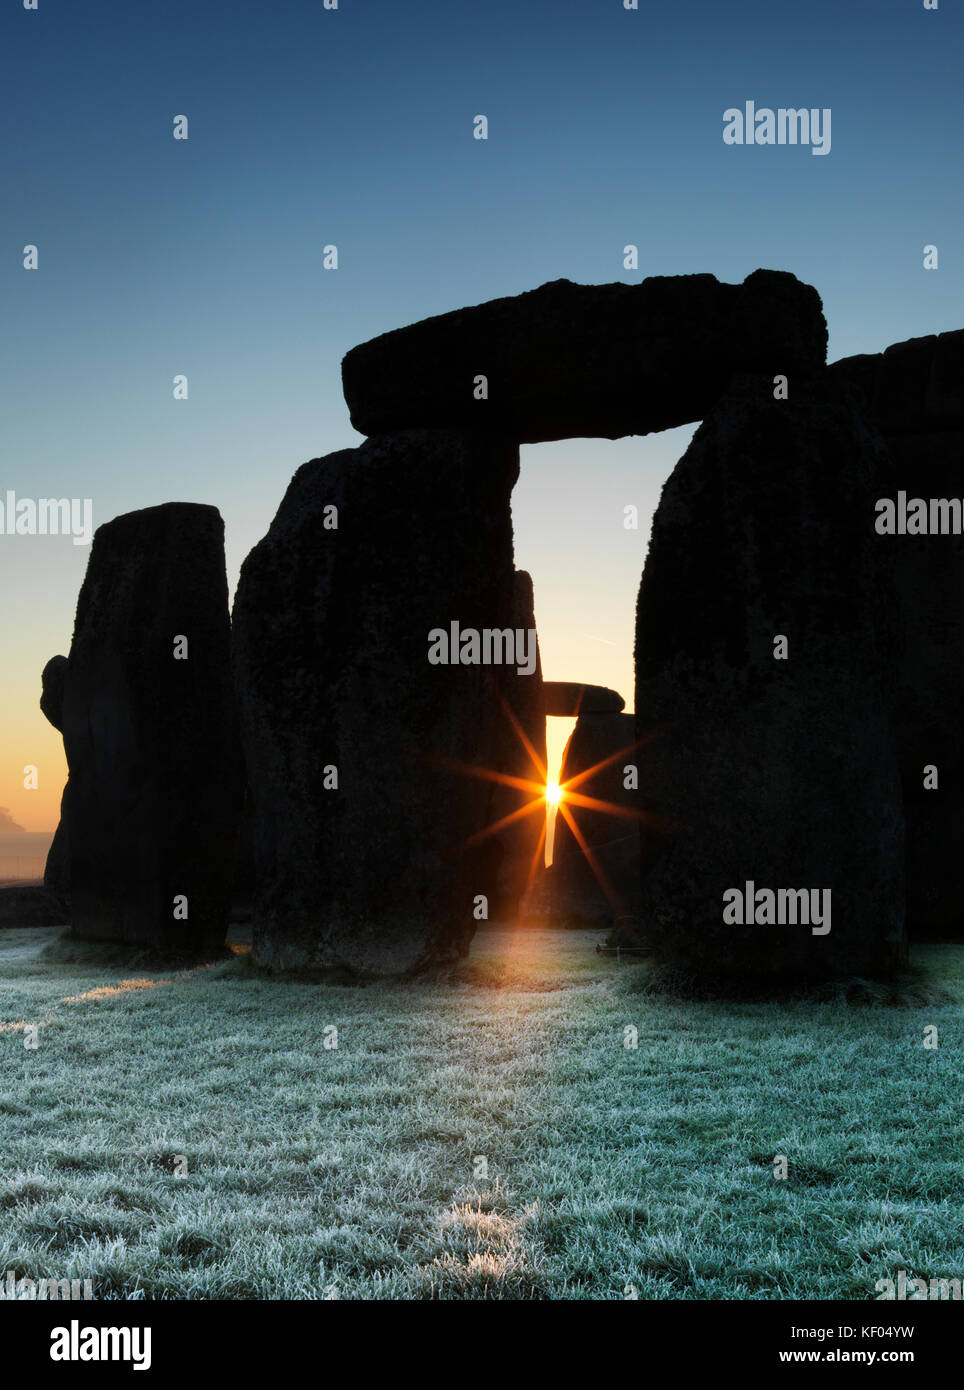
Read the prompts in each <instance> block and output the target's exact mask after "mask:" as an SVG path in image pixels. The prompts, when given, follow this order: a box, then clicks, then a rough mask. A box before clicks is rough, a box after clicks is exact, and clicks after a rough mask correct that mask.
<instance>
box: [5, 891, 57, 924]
mask: <svg viewBox="0 0 964 1390" xmlns="http://www.w3.org/2000/svg"><path fill="white" fill-rule="evenodd" d="M66 925H67V917H66V916H65V914H64V908H63V903H61V902H60V901H59V900H58V899H57V898H56V897H55V896H54V895H53V894H51V893H48V892H47V890H46V888H34V887H20V886H17V887H0V927H63V926H66Z"/></svg>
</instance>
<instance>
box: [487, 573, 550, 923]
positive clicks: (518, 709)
mask: <svg viewBox="0 0 964 1390" xmlns="http://www.w3.org/2000/svg"><path fill="white" fill-rule="evenodd" d="M512 625H513V627H515V628H523V629H531V630H532V631H533V632H535V630H536V619H535V601H534V595H533V590H532V578H531V576H530V575H528V574H527V573H526V571H525V570H516V572H515V575H514V577H513V617H512ZM502 679H503V688H502V696H503V698H504V700H505V704H504V705H503V706H502V709H503V715H504V718H503V724H502V732H503V746H502V748H501V750H500V753H499V755H498V759H497V761H498V765H499V767H500V768H504V769H506V770H508V771H509V775H510V776H512V777H514V778H516V779H518V780H519V781H521V782H524V783H526V784H527V785H526V786H524V787H519V786H515V787H512V786H506V785H505V784H501V785H497V786H496V788H495V795H494V798H493V807H492V815H493V824H495V823H497V822H499V821H502V820H506V819H507V818H508V817H510V816H515V815H516V814H517V813H518V812H519V811H520V810H522V808H523V807H528V808H530V809H529V811H528V813H527V814H526V815H525V816H522V817H519V818H518V819H516V820H513V821H511V822H509V823H508V824H506V825H505V827H504V828H503V829H502V830H500V831H499V832H498V834H497V835H496V836H495V837H494V839H495V840H496V842H497V844H498V846H499V852H500V862H499V869H498V878H497V888H496V893H495V897H494V898H493V900H492V902H490V905H489V917H490V920H502V921H506V920H509V921H511V920H514V919H515V918H516V917H517V915H518V912H519V905H520V901H521V899H522V896H523V894H524V893H525V892H526V889H527V887H528V885H529V883H530V882H531V880H532V878H533V877H534V875H535V872H536V871H537V870H538V868H539V866H540V864H541V863H542V862H543V861H544V858H545V828H546V803H545V794H544V793H545V782H546V708H545V699H544V696H543V689H544V685H543V680H542V663H541V660H539V659H537V663H536V669H535V671H534V672H533V674H532V675H530V676H522V675H519V674H518V673H517V672H516V670H515V669H513V668H509V669H508V670H506V671H504V672H503V673H502ZM500 705H501V701H500Z"/></svg>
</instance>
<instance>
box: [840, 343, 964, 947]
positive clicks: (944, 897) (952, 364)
mask: <svg viewBox="0 0 964 1390" xmlns="http://www.w3.org/2000/svg"><path fill="white" fill-rule="evenodd" d="M831 371H832V373H833V374H834V376H835V377H836V378H837V379H838V380H840V381H841V382H843V383H846V384H847V386H848V387H849V388H850V390H851V391H852V392H853V395H854V399H856V400H857V401H859V402H860V404H861V406H862V407H863V408H864V409H865V410H866V412H867V414H868V415H869V417H870V418H871V420H872V421H873V423H874V424H875V425H876V426H877V427H878V428H879V429H880V430H881V432H882V433H883V434H884V436H885V438H886V441H887V447H888V450H889V452H890V456H891V459H892V461H893V467H894V474H893V482H892V486H891V488H890V489H889V490H887V491H885V492H882V493H881V496H882V497H883V496H889V497H890V498H892V499H894V500H895V501H896V499H897V496H898V492H899V491H903V492H904V493H905V494H906V496H907V498H908V499H913V498H921V499H924V500H925V501H926V502H927V503H928V505H929V502H930V499H932V498H946V499H956V502H957V504H960V503H961V499H962V496H964V486H962V481H961V460H962V458H964V331H960V330H959V331H957V332H954V333H941V334H938V335H936V336H931V337H928V338H913V339H911V340H910V341H909V342H906V343H895V344H893V346H891V347H889V348H887V349H886V350H885V351H884V352H882V353H878V354H876V355H872V356H863V357H850V358H844V359H843V360H842V361H840V362H835V363H834V365H833V367H832V368H831ZM879 543H880V545H881V546H885V547H887V549H888V551H889V552H890V553H891V554H892V556H893V557H894V560H895V564H896V584H897V611H898V620H899V628H900V636H901V642H900V647H901V659H900V663H899V681H898V705H897V728H898V736H899V742H900V754H901V772H902V776H903V788H904V815H905V821H906V842H907V927H908V931H909V933H910V935H911V937H925V938H926V937H960V936H961V934H962V932H964V855H962V854H961V845H962V844H964V707H962V703H961V689H962V687H964V616H962V615H964V538H962V536H961V535H960V534H959V533H958V534H954V533H953V532H951V533H949V534H941V533H939V532H937V533H934V532H931V533H928V534H920V535H894V536H890V537H887V536H883V537H881V538H880V542H879ZM926 769H933V770H934V771H933V772H928V771H925V770H926ZM935 777H936V781H937V785H936V786H934V785H932V783H933V781H934V780H935Z"/></svg>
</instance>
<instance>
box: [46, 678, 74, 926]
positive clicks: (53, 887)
mask: <svg viewBox="0 0 964 1390" xmlns="http://www.w3.org/2000/svg"><path fill="white" fill-rule="evenodd" d="M66 678H67V658H66V657H65V656H52V657H51V658H50V660H49V661H48V662H47V664H46V666H45V667H44V669H43V673H42V675H41V678H40V679H41V686H42V693H41V696H40V709H41V712H42V713H43V714H44V716H45V717H46V718H47V719H48V720H49V721H50V723H51V724H52V725H53V726H54V728H55V729H56V730H57V732H58V733H59V734H62V733H63V731H64V684H65V681H66ZM67 817H68V788H67V787H66V786H65V787H64V792H63V796H62V797H61V801H60V821H59V822H58V825H57V829H56V831H55V832H54V838H53V840H52V841H51V843H50V849H49V850H48V851H47V862H46V864H45V866H44V888H46V889H47V891H48V893H51V894H52V895H53V897H54V898H55V899H56V901H57V902H58V903H59V904H61V906H62V909H64V908H67V907H68V905H69V903H70V836H69V831H68V829H67ZM63 915H64V912H63V910H62V911H61V916H63Z"/></svg>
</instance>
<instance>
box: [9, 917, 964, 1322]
mask: <svg viewBox="0 0 964 1390" xmlns="http://www.w3.org/2000/svg"><path fill="white" fill-rule="evenodd" d="M51 935H55V933H51V932H49V931H44V930H40V929H34V930H32V931H23V930H8V931H5V932H0V1023H2V1025H3V1027H2V1031H0V1055H2V1058H3V1066H2V1085H0V1117H2V1119H0V1133H2V1136H3V1137H2V1146H0V1147H2V1152H0V1276H2V1274H3V1272H4V1271H5V1270H7V1269H13V1270H15V1271H16V1273H17V1276H18V1277H22V1276H24V1275H26V1276H30V1277H32V1278H34V1279H37V1278H58V1279H65V1278H87V1277H90V1278H92V1280H93V1286H94V1296H95V1297H98V1298H103V1297H110V1298H144V1297H146V1298H228V1299H235V1298H242V1299H243V1298H324V1297H336V1296H337V1297H341V1298H401V1299H408V1298H415V1299H425V1298H456V1299H460V1298H522V1299H529V1298H536V1299H543V1298H558V1299H583V1298H591V1299H622V1298H624V1297H626V1296H627V1289H628V1290H635V1292H636V1293H637V1294H638V1296H639V1298H642V1299H667V1298H668V1299H681V1298H691V1299H708V1298H713V1299H720V1298H727V1299H735V1298H744V1299H745V1298H756V1299H760V1298H765V1299H774V1298H787V1297H796V1298H858V1299H872V1298H874V1297H875V1296H876V1295H875V1291H874V1284H875V1282H876V1281H877V1280H878V1279H881V1278H883V1277H885V1276H889V1277H896V1271H897V1270H898V1269H904V1270H906V1271H908V1273H909V1274H914V1275H918V1276H923V1277H925V1278H928V1279H930V1278H935V1277H961V1276H964V1200H962V1198H964V1179H962V1165H961V1150H962V1147H964V1135H962V1124H961V1114H962V1107H961V1094H962V1073H964V1068H962V1049H961V1002H960V1001H961V1000H964V947H949V946H943V947H942V946H932V947H921V948H919V949H918V952H917V961H918V964H920V965H921V966H922V967H923V968H924V969H925V970H926V971H927V972H928V975H929V976H930V978H931V979H933V980H934V981H937V982H939V983H940V987H941V990H942V991H943V992H944V994H945V996H946V1002H944V1003H942V1004H940V1005H935V1004H933V1003H931V1004H924V1005H915V1004H904V1005H902V1006H893V1005H891V1006H882V1005H867V1004H864V1005H848V1004H845V1003H839V1002H830V1003H820V1004H815V1003H792V1004H782V1005H775V1004H772V1003H769V1004H748V1003H745V1004H732V1003H730V1004H723V1003H715V1002H683V1001H680V1000H673V999H667V998H665V997H654V996H653V995H651V994H648V993H646V992H645V990H644V989H643V988H641V980H644V978H645V970H644V969H642V968H641V967H639V966H637V965H632V964H627V963H626V962H625V961H623V962H621V963H618V962H616V961H615V960H613V959H612V958H611V957H604V956H599V955H597V954H596V953H595V951H594V946H595V944H596V942H597V941H598V940H599V939H600V938H599V937H598V935H596V934H593V933H586V932H552V931H546V930H538V931H537V930H527V931H525V932H511V931H498V930H490V931H487V932H486V933H484V934H483V935H482V936H480V937H479V938H478V939H477V943H476V946H475V947H474V949H473V955H472V959H471V961H470V963H469V964H468V966H467V967H466V968H464V969H463V971H462V972H461V978H460V979H459V980H457V981H455V982H452V981H448V982H445V983H441V982H438V981H436V982H422V983H417V984H411V983H408V984H403V985H402V984H397V985H396V984H393V985H391V986H385V985H379V986H369V987H367V988H359V987H345V986H333V985H324V986H323V985H312V984H303V983H291V982H273V981H270V980H266V979H264V978H261V977H259V976H258V975H257V974H256V973H255V972H254V971H253V970H252V969H251V968H250V959H249V958H248V957H244V956H238V957H235V958H234V959H232V960H230V961H228V962H222V963H219V964H216V965H213V966H211V967H209V968H206V969H200V970H197V971H194V972H186V973H182V974H173V973H171V974H162V973H159V972H152V973H151V974H150V975H149V976H148V978H147V979H146V980H141V981H135V982H133V983H131V982H130V981H128V983H126V984H122V983H121V981H122V980H124V978H125V972H124V971H121V970H118V969H110V968H106V967H104V966H99V967H96V968H95V967H93V966H78V965H63V964H52V963H50V962H47V961H44V960H43V959H42V957H41V956H40V951H41V948H42V946H43V945H44V943H45V942H47V941H49V940H50V938H51ZM130 973H131V972H130V971H129V970H128V971H127V972H126V974H127V975H128V976H129V975H130ZM938 997H940V993H939V994H938ZM28 1024H39V1025H40V1027H39V1029H38V1030H37V1032H36V1034H35V1035H32V1034H31V1033H30V1032H28V1031H26V1030H25V1025H28ZM630 1025H632V1026H633V1027H635V1028H636V1029H637V1030H638V1045H637V1046H636V1048H635V1049H633V1048H631V1047H626V1046H625V1045H624V1044H625V1040H626V1034H625V1032H624V1030H625V1029H626V1028H627V1027H628V1026H630ZM927 1025H936V1027H937V1029H938V1037H939V1043H940V1045H939V1047H938V1048H937V1049H936V1050H928V1049H926V1048H925V1047H924V1046H923V1039H924V1029H925V1027H926V1026H927ZM331 1027H334V1028H337V1047H332V1046H328V1047H326V1046H325V1041H326V1038H327V1041H328V1042H329V1044H330V1043H332V1042H333V1041H334V1037H333V1034H332V1033H331V1032H330V1031H329V1032H328V1033H327V1034H326V1031H325V1030H326V1028H328V1029H330V1028H331ZM32 1036H35V1037H36V1042H37V1046H36V1048H33V1049H31V1048H27V1047H25V1045H24V1044H25V1042H29V1041H30V1040H31V1037H32ZM630 1037H631V1035H630ZM776 1154H783V1155H786V1157H787V1159H788V1163H789V1172H788V1177H787V1178H786V1179H785V1180H778V1179H776V1178H775V1177H774V1170H773V1159H774V1155H776ZM179 1155H182V1156H183V1157H184V1159H186V1164H187V1172H186V1174H185V1175H184V1176H177V1175H176V1166H177V1162H178V1156H179ZM480 1157H483V1158H484V1159H485V1160H486V1162H487V1176H485V1169H484V1168H483V1166H482V1164H481V1163H480V1162H479V1159H480Z"/></svg>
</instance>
